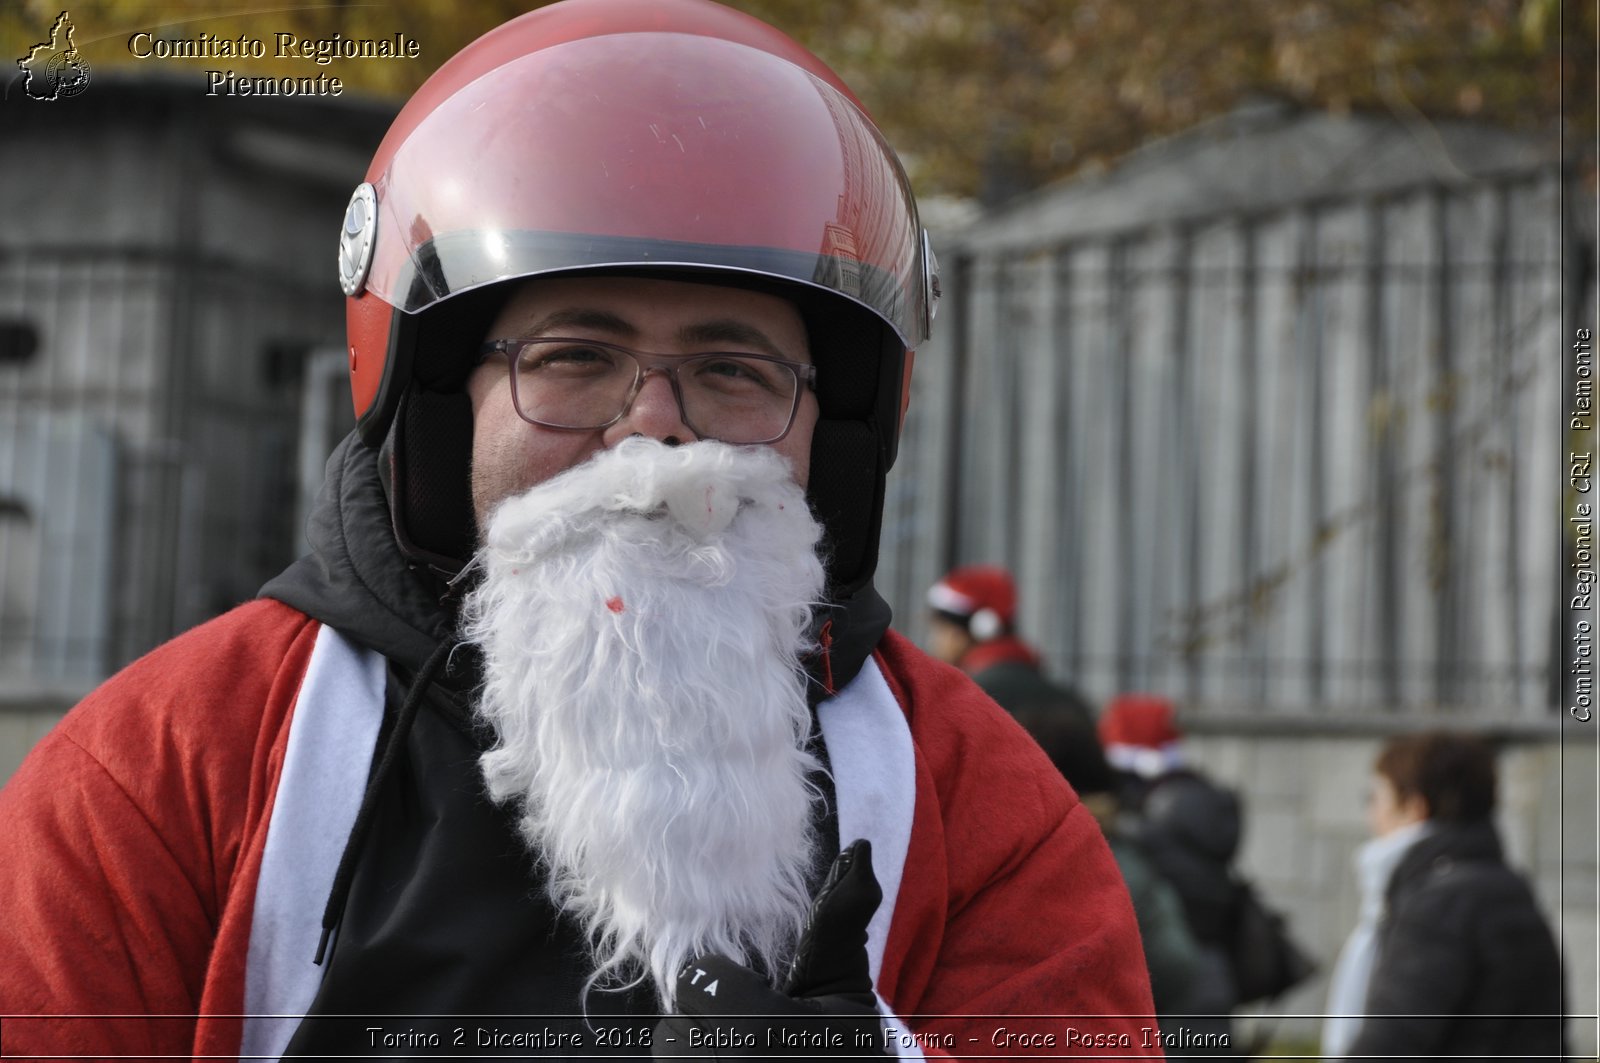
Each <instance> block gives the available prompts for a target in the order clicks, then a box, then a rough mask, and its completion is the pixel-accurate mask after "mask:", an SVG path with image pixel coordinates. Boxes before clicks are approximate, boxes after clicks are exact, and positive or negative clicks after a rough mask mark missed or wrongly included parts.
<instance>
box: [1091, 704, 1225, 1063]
mask: <svg viewBox="0 0 1600 1063" xmlns="http://www.w3.org/2000/svg"><path fill="white" fill-rule="evenodd" d="M1097 729H1098V734H1099V738H1100V741H1101V743H1102V744H1103V748H1104V749H1105V755H1106V760H1107V762H1108V763H1109V764H1110V765H1111V767H1112V769H1113V770H1114V772H1115V775H1116V790H1117V796H1118V800H1119V801H1120V802H1121V803H1122V806H1123V808H1125V809H1126V810H1127V812H1128V814H1129V816H1130V817H1131V818H1132V820H1133V823H1134V831H1135V834H1136V836H1137V838H1138V839H1139V843H1140V844H1141V846H1142V847H1143V849H1144V851H1145V852H1146V853H1147V854H1148V855H1149V858H1150V863H1151V864H1152V865H1153V866H1154V867H1155V869H1156V870H1157V871H1158V872H1160V874H1161V875H1162V877H1164V878H1165V879H1166V880H1167V881H1168V882H1171V883H1172V885H1173V887H1174V888H1175V889H1176V890H1177V893H1178V898H1179V900H1181V901H1182V903H1183V914H1184V920H1185V922H1186V923H1187V924H1188V926H1189V930H1190V932H1191V933H1192V934H1193V935H1194V937H1195V940H1196V941H1197V942H1198V943H1199V945H1200V952H1201V963H1202V965H1203V967H1204V973H1203V975H1202V978H1201V982H1202V984H1203V985H1205V987H1206V993H1205V998H1204V1001H1203V1005H1204V1006H1203V1007H1197V1008H1196V1009H1195V1011H1196V1012H1197V1013H1202V1014H1196V1015H1195V1016H1193V1017H1191V1018H1190V1019H1189V1020H1187V1022H1186V1024H1185V1026H1186V1029H1187V1030H1189V1031H1190V1032H1193V1033H1194V1034H1196V1037H1195V1038H1194V1039H1193V1040H1192V1041H1191V1042H1190V1043H1189V1044H1188V1045H1186V1046H1185V1047H1186V1048H1187V1050H1188V1052H1189V1053H1190V1054H1192V1055H1201V1054H1206V1055H1220V1056H1231V1055H1234V1054H1235V1053H1234V1042H1235V1036H1234V1030H1233V1023H1232V1020H1231V1017H1230V1016H1231V1012H1232V1010H1233V1009H1234V1007H1236V1006H1237V1005H1238V1004H1239V1003H1240V1000H1239V998H1238V993H1237V992H1236V990H1235V987H1234V978H1233V969H1232V963H1231V960H1230V959H1229V947H1230V943H1231V936H1232V934H1231V932H1232V929H1233V912H1234V903H1235V899H1236V897H1237V895H1238V886H1237V879H1236V877H1235V875H1234V873H1233V861H1234V857H1235V856H1236V855H1237V854H1238V850H1239V838H1240V835H1241V833H1242V829H1243V817H1242V814H1241V811H1240V808H1239V798H1238V795H1237V794H1235V793H1234V792H1233V791H1232V790H1229V789H1227V788H1225V787H1222V786H1219V785H1217V784H1216V783H1215V782H1213V781H1212V780H1211V779H1209V778H1207V777H1206V776H1205V775H1204V774H1203V773H1201V772H1199V771H1197V770H1196V769H1195V768H1194V767H1193V766H1192V765H1190V763H1189V760H1188V754H1187V752H1186V748H1185V746H1184V743H1183V732H1182V731H1181V730H1180V729H1179V727H1178V723H1177V712H1176V708H1175V706H1174V705H1173V703H1172V701H1171V699H1169V698H1166V697H1163V696H1161V695H1157V694H1146V693H1126V694H1118V695H1117V696H1115V697H1113V698H1112V699H1111V700H1110V701H1108V702H1107V703H1106V707H1105V711H1103V712H1102V713H1101V714H1100V719H1099V721H1098V727H1097Z"/></svg>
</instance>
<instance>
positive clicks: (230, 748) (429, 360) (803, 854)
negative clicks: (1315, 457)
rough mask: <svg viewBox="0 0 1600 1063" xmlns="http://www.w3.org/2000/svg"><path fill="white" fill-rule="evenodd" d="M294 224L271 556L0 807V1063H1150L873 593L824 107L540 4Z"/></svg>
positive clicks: (848, 264)
mask: <svg viewBox="0 0 1600 1063" xmlns="http://www.w3.org/2000/svg"><path fill="white" fill-rule="evenodd" d="M336 220H337V221H338V222H339V224H337V225H334V224H330V226H329V233H328V235H329V244H330V247H329V251H330V252H332V251H333V250H334V247H333V246H332V245H334V244H335V242H337V249H338V258H337V262H338V282H339V288H340V289H342V291H343V293H344V297H345V300H346V302H345V307H346V321H347V341H348V350H349V362H348V364H349V367H350V386H351V396H352V400H353V406H354V412H355V414H356V430H355V431H354V432H353V433H352V434H351V435H350V436H349V437H347V438H346V439H345V441H344V442H343V443H341V444H340V445H339V447H338V448H337V449H336V451H335V452H334V454H333V455H332V457H331V458H330V460H329V462H328V467H327V468H328V476H327V480H326V482H325V483H324V485H323V489H322V492H321V494H320V495H319V498H318V502H317V505H316V507H315V509H314V512H313V514H312V516H311V518H310V521H309V527H308V538H309V540H310V542H311V547H312V551H311V553H310V554H308V555H307V556H306V557H303V558H301V559H300V560H298V561H297V562H295V563H294V564H293V565H291V566H290V567H289V568H288V569H287V570H285V571H284V572H283V573H281V574H280V575H279V576H278V577H276V578H274V579H273V580H272V581H271V582H270V583H269V584H268V585H267V586H266V587H264V588H263V589H262V592H261V596H260V598H259V599H257V600H256V601H252V602H249V603H246V604H243V605H241V606H239V607H238V608H235V609H233V610H231V611H230V612H228V613H227V614H226V615H224V616H221V617H219V618H217V619H215V620H213V621H211V622H209V623H207V624H205V625H203V626H201V627H199V628H196V629H195V630H192V631H189V632H186V633H184V634H182V635H180V636H179V637H178V638H176V639H174V640H173V641H172V642H170V643H168V644H167V645H165V646H162V647H160V648H158V649H156V650H154V651H153V652H152V653H150V654H149V655H147V656H146V657H144V658H142V659H141V660H139V661H136V662H134V663H133V664H132V665H130V666H129V667H128V668H126V669H124V670H123V671H122V672H120V673H119V674H118V675H116V676H114V677H113V678H112V679H110V680H109V681H108V682H107V683H106V684H104V685H103V686H101V687H100V688H99V689H98V690H96V691H95V692H93V693H92V694H90V695H89V696H88V697H87V698H86V699H85V700H84V701H83V702H82V703H81V704H80V705H78V706H77V707H76V708H75V709H73V710H72V711H71V712H70V713H69V714H68V715H67V716H66V718H65V719H64V720H63V721H62V722H61V724H60V725H59V726H58V727H56V728H55V730H53V731H52V732H51V734H50V735H48V736H47V737H45V738H44V739H43V740H42V741H41V742H40V743H39V744H38V745H37V746H36V747H35V749H34V750H33V752H32V753H31V754H30V755H29V757H28V759H27V760H26V762H25V763H24V764H23V765H22V767H21V768H20V769H19V770H18V772H17V773H16V774H15V775H14V776H13V777H12V779H11V780H10V782H8V783H7V785H6V787H5V789H4V790H3V791H0V822H3V823H5V830H4V831H3V832H0V913H4V918H3V919H0V1014H5V1015H6V1019H5V1048H6V1050H7V1051H8V1052H13V1053H16V1054H19V1055H26V1056H48V1057H57V1056H74V1057H77V1058H109V1057H126V1056H139V1057H154V1056H160V1057H164V1058H202V1057H204V1058H217V1057H233V1056H243V1057H248V1058H256V1059H260V1058H266V1059H273V1058H279V1057H281V1056H284V1055H287V1056H290V1057H294V1058H307V1059H313V1058H323V1059H326V1058H339V1057H347V1056H355V1055H360V1056H370V1057H377V1056H391V1057H392V1056H399V1055H406V1056H411V1055H415V1054H418V1051H419V1050H420V1053H421V1054H423V1055H427V1054H437V1053H438V1052H439V1051H441V1050H442V1051H444V1052H448V1053H457V1052H465V1053H470V1052H472V1051H474V1050H477V1051H480V1052H482V1051H486V1050H490V1051H493V1053H494V1054H504V1053H505V1051H506V1050H507V1049H508V1048H509V1049H515V1050H517V1051H519V1052H522V1053H527V1052H529V1051H533V1052H534V1053H535V1054H546V1055H548V1056H550V1057H551V1058H591V1057H597V1056H602V1055H606V1056H622V1057H647V1058H648V1057H652V1056H676V1055H684V1054H689V1055H693V1056H699V1057H705V1056H715V1057H717V1058H722V1059H727V1058H733V1057H737V1056H762V1057H765V1056H769V1055H771V1054H772V1053H774V1052H785V1053H789V1054H793V1055H803V1056H804V1057H805V1058H809V1059H822V1058H827V1057H830V1056H841V1055H848V1056H852V1057H853V1056H859V1055H861V1054H869V1055H870V1054H887V1055H907V1056H922V1055H929V1056H937V1055H951V1054H956V1053H964V1052H967V1051H969V1050H971V1046H974V1045H976V1046H981V1048H980V1049H979V1050H980V1051H982V1052H983V1053H985V1054H991V1053H994V1052H995V1051H997V1050H999V1051H1003V1052H1004V1053H1005V1054H1008V1055H1011V1054H1036V1055H1037V1054H1049V1055H1051V1056H1059V1055H1060V1054H1062V1053H1063V1052H1068V1053H1081V1054H1091V1053H1092V1054H1094V1055H1096V1056H1104V1055H1107V1054H1111V1055H1146V1054H1147V1050H1146V1049H1145V1048H1144V1046H1143V1045H1141V1044H1140V1035H1141V1032H1142V1030H1143V1028H1144V1026H1145V1025H1148V1019H1145V1018H1143V1017H1144V1016H1148V1015H1150V1014H1151V1002H1150V990H1149V984H1148V979H1147V978H1146V976H1145V973H1144V969H1143V965H1142V964H1141V963H1139V942H1138V930H1137V926H1136V924H1135V922H1134V914H1133V909H1132V906H1131V905H1130V903H1129V900H1128V895H1127V890H1126V889H1125V888H1124V887H1123V885H1122V881H1121V878H1120V876H1119V875H1118V874H1117V868H1116V864H1115V862H1114V861H1113V859H1112V856H1111V853H1110V851H1109V849H1108V847H1107V846H1106V843H1105V841H1104V839H1103V838H1102V836H1101V834H1100V832H1099V830H1098V829H1097V827H1096V826H1095V823H1094V820H1093V817H1092V816H1090V814H1089V813H1088V811H1087V810H1086V809H1084V808H1082V807H1081V806H1080V805H1079V803H1078V801H1077V799H1076V798H1075V797H1074V796H1073V794H1072V791H1071V788H1070V787H1069V786H1067V784H1066V783H1065V782H1064V781H1063V780H1062V779H1061V778H1060V777H1059V776H1058V775H1057V773H1056V772H1055V771H1054V769H1053V768H1052V767H1051V766H1050V764H1049V762H1048V761H1047V760H1046V758H1045V757H1044V755H1043V754H1042V753H1041V752H1040V751H1039V749H1038V747H1037V746H1036V745H1035V744H1034V743H1033V742H1032V741H1030V740H1029V739H1028V737H1027V735H1026V733H1025V732H1024V731H1023V730H1022V728H1021V727H1019V726H1018V725H1017V723H1016V721H1014V720H1012V719H1011V718H1010V717H1008V716H1007V715H1006V714H1005V713H1004V712H1003V711H1001V710H1000V709H999V708H998V707H997V706H996V705H995V704H994V703H993V702H992V701H991V700H990V699H989V698H987V697H986V696H984V694H983V692H982V691H981V690H979V689H978V688H977V687H976V686H975V685H973V684H972V683H971V682H970V681H969V680H968V679H967V678H966V677H964V676H962V675H960V674H959V673H957V672H955V671H954V670H953V669H950V668H948V667H947V666H945V665H942V664H940V663H939V662H937V661H935V660H932V659H931V658H929V657H928V656H927V655H925V654H923V653H922V652H920V651H919V650H917V649H916V648H915V647H913V646H912V645H911V644H910V643H909V642H908V641H907V640H906V639H905V638H903V637H901V636H900V635H898V634H896V633H895V632H894V631H892V630H891V629H890V626H889V624H890V615H889V607H888V605H887V604H886V603H885V602H884V601H883V599H882V598H881V597H880V596H879V595H878V593H877V591H876V590H875V589H874V586H873V574H874V571H875V566H876V561H877V556H878V545H879V544H878V532H879V527H880V524H881V517H882V506H883V499H884V484H885V482H886V477H887V475H888V472H889V468H890V466H891V465H892V464H893V462H894V459H895V454H896V450H897V448H898V445H899V438H900V425H901V421H902V416H903V414H904V412H905V407H906V402H907V400H908V397H909V387H910V370H911V365H912V353H913V349H914V348H915V347H917V346H918V345H920V344H921V343H922V342H923V341H924V340H925V339H926V338H927V337H928V335H929V330H930V328H931V325H932V320H933V311H934V305H935V303H936V300H937V296H938V290H939V287H938V277H937V272H936V269H935V265H934V261H933V256H932V253H931V249H930V246H929V241H928V237H927V234H926V233H925V231H924V230H923V228H922V225H921V223H920V221H919V216H918V212H917V206H916V202H915V199H914V197H913V196H912V194H911V188H910V183H909V181H908V179H907V178H906V175H905V173H904V171H903V169H902V168H901V166H900V164H899V161H898V160H897V159H896V157H895V155H894V153H893V151H892V150H891V149H890V147H889V146H888V143H887V142H886V141H885V140H884V138H883V136H882V134H881V133H880V132H879V130H878V128H877V127H876V125H875V124H874V123H873V121H872V119H871V118H870V117H869V116H868V115H867V113H866V112H865V110H864V109H863V108H862V107H861V105H860V104H859V102H858V101H857V100H856V99H855V97H854V96H853V95H852V94H851V92H850V90H849V88H848V86H846V85H845V84H844V83H843V81H841V80H840V79H839V77H838V76H837V75H836V74H835V73H834V72H833V71H831V70H830V69H828V67H827V66H825V65H824V64H823V63H822V62H821V61H820V60H819V59H818V58H817V57H816V56H814V55H812V54H811V53H809V52H808V51H806V50H805V49H804V48H802V47H801V46H800V45H799V44H798V43H796V42H795V41H793V40H792V39H790V38H789V37H787V36H786V35H784V34H783V33H781V32H780V31H778V30H777V29H775V28H774V27H772V26H769V25H767V24H766V23H764V22H762V21H760V20H758V19H755V18H753V17H751V16H749V15H746V14H744V13H742V12H740V11H737V10H734V9H732V8H729V7H725V6H721V5H718V4H715V3H711V2H708V0H565V2H562V3H556V4H550V5H545V6H540V7H538V8H537V9H535V10H533V11H530V12H528V13H526V14H524V15H521V16H518V17H517V18H514V19H512V20H511V21H509V22H507V23H505V24H504V25H501V26H499V27H496V28H495V29H492V30H490V31H489V32H488V33H486V34H485V35H484V36H482V37H480V38H479V39H478V40H476V41H474V42H473V43H472V44H470V45H468V46H467V47H466V48H465V49H464V50H462V51H461V52H459V53H458V54H457V55H455V56H454V57H452V58H450V59H448V60H447V61H445V62H444V64H443V65H442V66H440V67H439V69H438V70H436V71H435V72H434V73H433V75H432V76H431V77H430V78H429V80H428V81H427V82H426V83H425V84H424V85H423V86H422V87H421V88H419V89H418V91H417V92H416V93H415V94H414V95H413V96H412V98H411V100H410V101H409V102H408V103H407V104H406V106H405V107H404V108H403V109H402V110H401V111H400V113H399V115H398V116H397V117H396V119H395V121H394V124H393V125H392V126H391V128H390V130H389V133H388V134H387V136H386V137H385V139H384V141H383V143H382V145H381V146H380V147H379V149H378V152H377V154H376V156H375V157H374V158H373V160H372V163H371V165H370V166H369V168H368V170H367V174H366V180H365V181H363V182H362V183H361V184H359V185H358V186H357V188H356V189H355V191H354V194H353V195H352V196H351V199H350V202H349V206H348V208H347V210H346V213H345V215H344V217H343V218H342V219H336ZM335 229H336V230H337V232H335V231H334V230H335ZM335 237H337V240H335ZM333 257H334V256H333V255H332V254H331V253H330V255H329V258H330V263H329V264H330V265H333V262H332V261H331V260H332V259H333ZM329 281H330V284H329V287H330V293H329V294H330V296H331V295H332V294H333V292H332V290H331V289H332V288H333V283H332V282H333V278H332V277H331V276H330V278H329ZM1051 1014H1054V1015H1071V1016H1081V1017H1082V1018H1080V1019H1077V1020H1068V1021H1066V1022H1063V1021H1060V1020H1045V1019H1043V1018H1040V1016H1044V1015H1051ZM487 1016H493V1018H489V1017H487ZM1074 1033H1075V1034H1076V1036H1075V1037H1074V1036H1072V1035H1073V1034H1074Z"/></svg>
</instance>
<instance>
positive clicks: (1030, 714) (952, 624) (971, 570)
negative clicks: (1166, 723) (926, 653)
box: [928, 565, 1093, 727]
mask: <svg viewBox="0 0 1600 1063" xmlns="http://www.w3.org/2000/svg"><path fill="white" fill-rule="evenodd" d="M928 606H929V608H930V615H929V618H928V627H929V633H930V648H931V650H932V653H933V655H934V656H935V657H937V658H939V659H940V660H942V661H945V662H947V663H949V664H953V665H955V666H956V667H958V668H960V669H961V670H962V671H963V672H966V673H967V674H968V675H969V676H971V677H972V679H973V681H974V682H976V683H977V684H978V685H979V686H980V687H982V688H983V690H984V693H986V694H988V695H989V696H990V697H991V698H993V699H994V700H995V701H997V702H999V703H1000V705H1001V707H1002V708H1004V709H1006V711H1008V712H1010V713H1011V715H1012V716H1014V717H1016V718H1017V719H1018V720H1019V721H1021V722H1022V723H1023V724H1024V725H1025V726H1030V727H1031V726H1033V725H1034V724H1036V723H1038V724H1043V723H1047V722H1051V721H1054V720H1056V719H1060V718H1066V719H1069V720H1071V721H1072V722H1073V723H1075V724H1078V725H1081V726H1083V727H1092V721H1093V712H1092V710H1091V709H1090V706H1089V703H1088V701H1086V700H1085V699H1084V697H1083V695H1081V694H1079V693H1078V692H1077V691H1076V690H1074V689H1073V688H1071V687H1069V686H1063V685H1061V684H1058V683H1052V682H1051V681H1050V680H1048V679H1046V678H1045V676H1044V672H1043V668H1042V661H1041V659H1040V656H1039V652H1038V651H1037V650H1035V649H1034V648H1033V647H1032V646H1030V645H1028V643H1026V642H1024V641H1023V640H1022V639H1021V638H1020V637H1018V635H1017V633H1016V630H1015V624H1016V617H1017V585H1016V582H1015V581H1014V580H1013V579H1012V578H1011V573H1010V572H1008V571H1006V570H1005V569H1004V568H1001V567H1000V566H999V565H964V566H962V567H960V568H956V569H952V570H951V571H950V573H949V574H948V575H946V576H945V577H944V578H943V579H941V580H940V581H939V582H938V583H935V584H934V585H933V586H932V587H930V588H929V589H928Z"/></svg>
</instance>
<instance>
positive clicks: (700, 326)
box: [678, 318, 804, 358]
mask: <svg viewBox="0 0 1600 1063" xmlns="http://www.w3.org/2000/svg"><path fill="white" fill-rule="evenodd" d="M678 342H679V343H681V344H683V345H684V346H685V347H710V346H714V345H716V344H719V343H726V344H731V345H733V346H736V347H740V348H754V349H755V350H757V351H760V352H761V353H762V354H770V355H772V356H773V357H774V358H793V357H794V354H793V353H788V352H784V351H781V350H779V349H778V345H777V344H776V343H773V342H772V340H770V339H768V338H767V334H766V333H765V332H762V331H761V330H760V329H758V328H756V327H755V326H754V325H750V324H746V323H745V322H743V321H739V320H736V319H734V318H715V319H713V320H711V321H696V322H695V323H693V324H690V325H685V326H683V327H682V328H680V329H679V330H678ZM802 353H804V352H802Z"/></svg>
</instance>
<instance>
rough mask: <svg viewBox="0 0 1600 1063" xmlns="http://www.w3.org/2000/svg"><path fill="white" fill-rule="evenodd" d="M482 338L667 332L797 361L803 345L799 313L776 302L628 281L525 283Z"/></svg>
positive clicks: (737, 290)
mask: <svg viewBox="0 0 1600 1063" xmlns="http://www.w3.org/2000/svg"><path fill="white" fill-rule="evenodd" d="M508 330H509V331H508ZM490 331H491V332H493V333H495V335H493V336H491V337H489V338H491V339H503V338H508V337H511V336H513V335H514V336H517V337H527V338H533V337H537V336H556V335H562V334H571V333H577V334H580V335H588V334H591V333H600V334H602V335H605V336H608V337H610V338H614V339H617V340H619V341H622V342H626V341H628V340H631V339H638V338H640V337H642V336H646V335H651V336H659V335H661V334H663V333H670V334H672V335H673V336H674V337H675V338H676V339H678V340H679V341H680V342H684V343H691V344H701V345H703V344H715V343H727V344H733V345H737V346H741V347H744V346H755V347H758V348H770V353H773V354H777V355H781V356H784V357H804V356H805V355H806V354H807V346H808V345H807V342H806V328H805V323H804V319H803V317H802V316H801V313H800V310H799V308H798V307H797V306H796V305H795V304H794V303H793V302H792V301H790V300H789V299H786V298H784V297H782V296H780V295H777V294H775V293H771V292H767V291H757V290H753V289H750V288H745V287H738V286H730V285H724V284H715V283H706V282H703V281H698V280H687V279H686V280H677V279H671V280H668V279H661V278H655V277H634V276H609V275H608V276H598V277H551V278H535V279H533V280H529V281H525V282H524V283H523V284H522V285H520V286H519V287H518V288H517V290H516V291H515V292H513V293H512V295H511V297H510V298H509V300H508V301H507V303H506V305H505V307H504V309H503V310H502V311H501V313H500V315H499V317H498V319H497V320H496V322H495V325H494V327H493V328H491V330H490Z"/></svg>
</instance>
